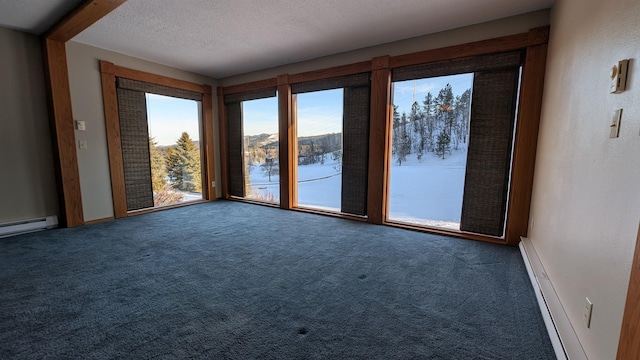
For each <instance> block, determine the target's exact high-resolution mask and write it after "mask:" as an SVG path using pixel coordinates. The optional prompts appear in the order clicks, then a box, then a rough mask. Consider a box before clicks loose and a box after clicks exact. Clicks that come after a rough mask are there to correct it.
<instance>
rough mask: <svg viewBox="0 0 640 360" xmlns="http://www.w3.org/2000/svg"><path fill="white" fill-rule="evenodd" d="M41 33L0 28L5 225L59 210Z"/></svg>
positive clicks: (0, 180) (0, 190) (0, 179)
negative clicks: (39, 35) (30, 33)
mask: <svg viewBox="0 0 640 360" xmlns="http://www.w3.org/2000/svg"><path fill="white" fill-rule="evenodd" d="M52 149H53V147H52V146H51V135H50V132H49V117H48V113H47V102H46V95H45V87H44V76H43V66H42V52H41V49H40V40H39V39H38V37H36V36H33V35H29V34H26V33H23V32H19V31H15V30H9V29H5V28H2V27H0V168H1V170H0V174H1V175H0V223H4V222H10V221H15V220H26V219H32V218H36V217H43V216H48V215H57V214H58V212H59V211H58V202H57V201H58V198H57V194H56V181H55V177H54V167H53V155H52Z"/></svg>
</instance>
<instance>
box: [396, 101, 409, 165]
mask: <svg viewBox="0 0 640 360" xmlns="http://www.w3.org/2000/svg"><path fill="white" fill-rule="evenodd" d="M407 123H408V121H407V114H405V113H402V117H401V118H400V127H399V128H400V132H399V136H398V147H397V153H396V156H397V161H398V165H400V166H402V162H403V161H406V160H407V155H409V154H411V136H410V134H409V131H410V130H407Z"/></svg>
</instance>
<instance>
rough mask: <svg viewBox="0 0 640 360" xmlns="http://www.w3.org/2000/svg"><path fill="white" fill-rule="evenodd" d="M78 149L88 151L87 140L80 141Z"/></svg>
mask: <svg viewBox="0 0 640 360" xmlns="http://www.w3.org/2000/svg"><path fill="white" fill-rule="evenodd" d="M78 147H79V148H80V149H86V148H87V140H78Z"/></svg>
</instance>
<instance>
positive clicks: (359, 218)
mask: <svg viewBox="0 0 640 360" xmlns="http://www.w3.org/2000/svg"><path fill="white" fill-rule="evenodd" d="M291 210H294V211H299V212H305V213H309V214H317V215H323V216H331V217H335V218H340V219H347V220H354V221H360V222H367V217H366V216H358V215H353V214H346V213H342V212H339V211H328V210H322V209H314V208H310V207H305V206H297V207H295V208H293V209H291Z"/></svg>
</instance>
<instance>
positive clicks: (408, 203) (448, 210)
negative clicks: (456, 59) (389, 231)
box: [388, 74, 473, 230]
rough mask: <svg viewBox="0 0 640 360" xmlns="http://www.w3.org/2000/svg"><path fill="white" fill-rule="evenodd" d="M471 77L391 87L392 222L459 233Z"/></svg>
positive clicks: (390, 216)
mask: <svg viewBox="0 0 640 360" xmlns="http://www.w3.org/2000/svg"><path fill="white" fill-rule="evenodd" d="M472 84H473V74H460V75H452V76H443V77H435V78H428V79H420V80H409V81H402V82H395V83H394V84H393V94H394V114H393V130H392V139H391V140H392V141H391V142H392V163H391V166H390V168H389V176H390V179H389V182H390V183H389V196H388V199H389V200H388V201H389V204H388V205H389V207H388V208H389V214H388V218H389V220H392V221H399V222H406V223H412V224H419V225H426V226H435V227H444V228H449V229H456V230H459V229H460V217H461V214H462V195H463V191H464V177H465V169H466V162H467V144H468V137H469V114H470V109H471V89H472Z"/></svg>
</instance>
